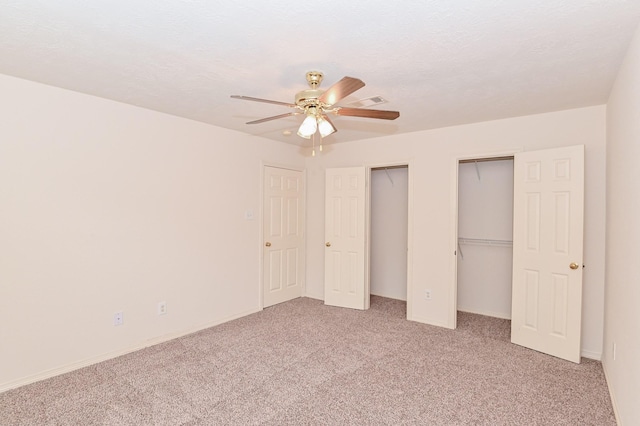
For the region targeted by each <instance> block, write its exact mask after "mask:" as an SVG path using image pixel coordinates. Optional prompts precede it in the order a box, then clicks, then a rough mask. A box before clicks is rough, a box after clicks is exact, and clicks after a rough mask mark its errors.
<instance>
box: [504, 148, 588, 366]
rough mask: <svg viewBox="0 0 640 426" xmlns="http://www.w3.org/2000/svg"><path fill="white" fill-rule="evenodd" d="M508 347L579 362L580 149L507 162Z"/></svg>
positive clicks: (520, 156) (527, 155) (521, 155)
mask: <svg viewBox="0 0 640 426" xmlns="http://www.w3.org/2000/svg"><path fill="white" fill-rule="evenodd" d="M513 208H514V216H513V293H512V317H511V341H512V342H513V343H516V344H518V345H522V346H526V347H528V348H531V349H535V350H537V351H540V352H544V353H547V354H549V355H554V356H557V357H559V358H563V359H566V360H569V361H573V362H580V332H581V316H582V242H583V212H584V147H583V146H582V145H580V146H572V147H563V148H557V149H549V150H543V151H532V152H524V153H518V154H516V155H515V159H514V207H513Z"/></svg>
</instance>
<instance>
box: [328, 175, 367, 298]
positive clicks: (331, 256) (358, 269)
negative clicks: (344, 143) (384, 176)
mask: <svg viewBox="0 0 640 426" xmlns="http://www.w3.org/2000/svg"><path fill="white" fill-rule="evenodd" d="M365 190H366V183H365V169H364V167H349V168H339V169H327V171H326V190H325V197H326V199H325V257H324V259H325V275H324V276H325V286H324V303H325V304H327V305H332V306H340V307H344V308H353V309H366V308H367V307H368V303H366V299H365V298H366V297H367V296H368V292H367V291H366V288H365V287H366V286H365V232H366V224H365V195H366V194H365Z"/></svg>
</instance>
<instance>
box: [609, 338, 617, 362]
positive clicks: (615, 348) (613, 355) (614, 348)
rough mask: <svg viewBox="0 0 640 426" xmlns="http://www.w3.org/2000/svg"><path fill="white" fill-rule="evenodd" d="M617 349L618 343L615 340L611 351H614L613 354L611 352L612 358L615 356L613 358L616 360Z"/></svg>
mask: <svg viewBox="0 0 640 426" xmlns="http://www.w3.org/2000/svg"><path fill="white" fill-rule="evenodd" d="M617 349H618V348H617V347H616V343H615V342H613V350H612V351H611V352H612V354H611V355H612V358H613V360H614V361H615V360H616V350H617Z"/></svg>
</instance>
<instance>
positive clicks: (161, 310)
mask: <svg viewBox="0 0 640 426" xmlns="http://www.w3.org/2000/svg"><path fill="white" fill-rule="evenodd" d="M166 313H167V302H158V315H164V314H166Z"/></svg>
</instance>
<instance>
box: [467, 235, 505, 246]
mask: <svg viewBox="0 0 640 426" xmlns="http://www.w3.org/2000/svg"><path fill="white" fill-rule="evenodd" d="M458 244H469V245H482V246H502V247H511V246H513V241H510V240H491V239H486V238H462V237H461V238H458Z"/></svg>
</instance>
